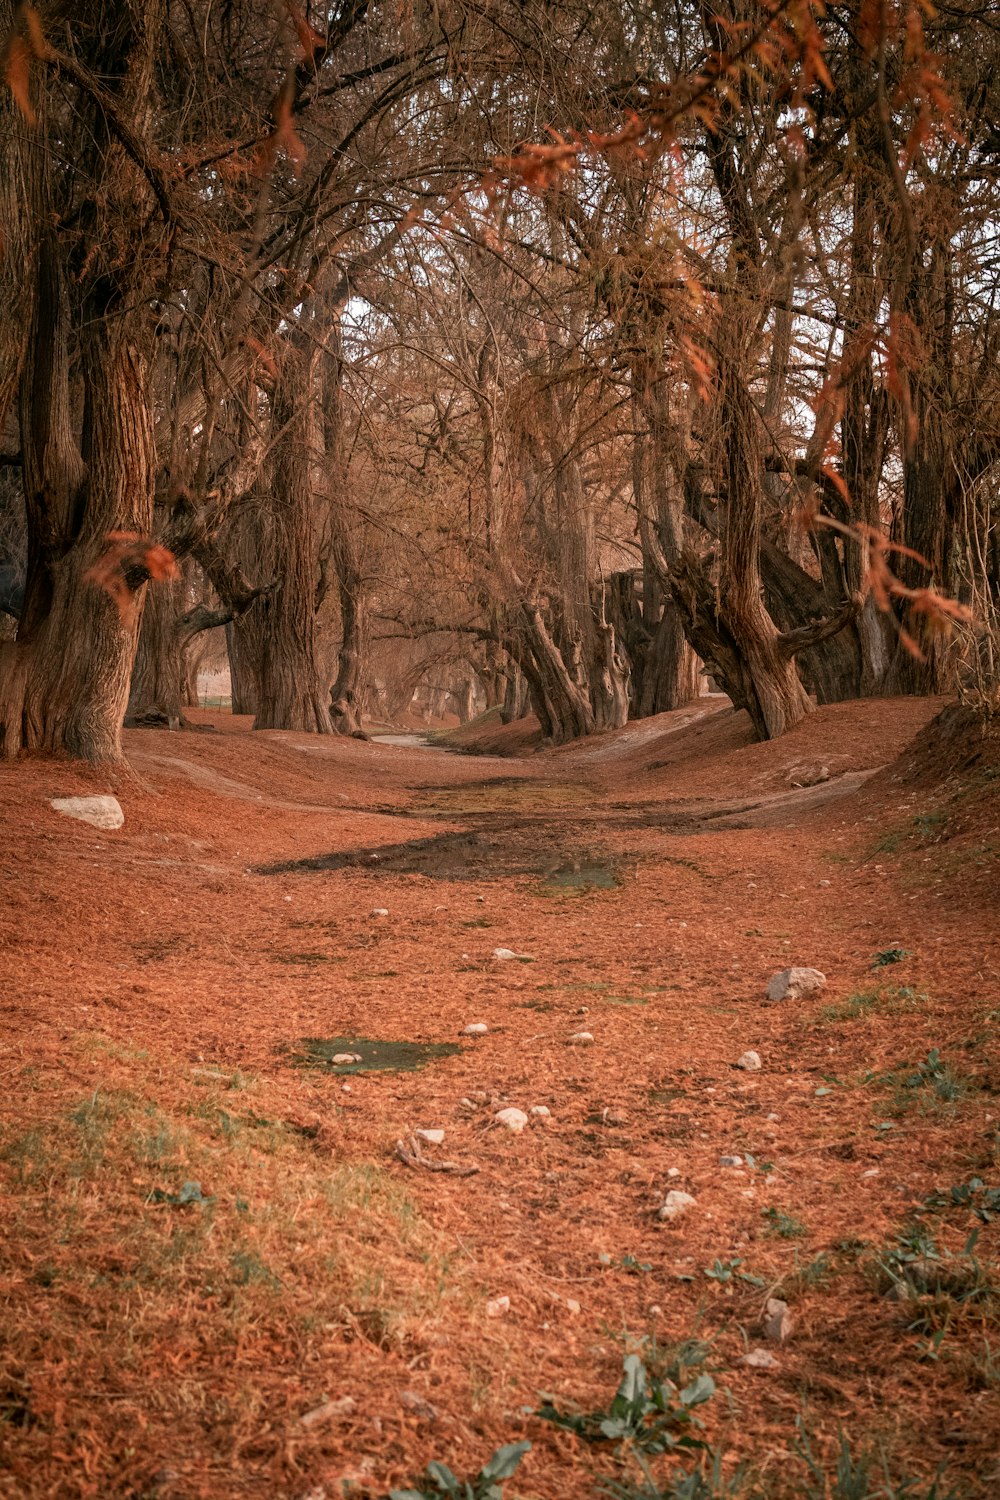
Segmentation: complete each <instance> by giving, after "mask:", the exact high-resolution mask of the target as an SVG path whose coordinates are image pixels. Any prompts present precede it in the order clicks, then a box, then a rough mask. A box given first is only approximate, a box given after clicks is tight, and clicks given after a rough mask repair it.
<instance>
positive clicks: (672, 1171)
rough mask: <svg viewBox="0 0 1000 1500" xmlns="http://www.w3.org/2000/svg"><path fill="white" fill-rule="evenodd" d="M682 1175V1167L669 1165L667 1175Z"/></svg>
mask: <svg viewBox="0 0 1000 1500" xmlns="http://www.w3.org/2000/svg"><path fill="white" fill-rule="evenodd" d="M680 1175H681V1169H680V1167H668V1168H667V1176H668V1177H679V1176H680Z"/></svg>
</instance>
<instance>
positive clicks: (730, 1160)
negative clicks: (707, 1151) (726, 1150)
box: [719, 1156, 743, 1167]
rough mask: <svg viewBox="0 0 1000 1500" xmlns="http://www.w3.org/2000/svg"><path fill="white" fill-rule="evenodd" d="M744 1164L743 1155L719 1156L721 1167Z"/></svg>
mask: <svg viewBox="0 0 1000 1500" xmlns="http://www.w3.org/2000/svg"><path fill="white" fill-rule="evenodd" d="M742 1165H743V1158H742V1156H720V1157H719V1166H720V1167H742Z"/></svg>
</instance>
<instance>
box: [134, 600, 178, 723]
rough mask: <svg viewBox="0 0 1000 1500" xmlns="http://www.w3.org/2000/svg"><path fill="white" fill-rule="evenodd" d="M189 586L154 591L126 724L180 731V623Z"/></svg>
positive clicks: (141, 635) (148, 603)
mask: <svg viewBox="0 0 1000 1500" xmlns="http://www.w3.org/2000/svg"><path fill="white" fill-rule="evenodd" d="M184 592H185V587H184V583H183V581H182V580H181V579H176V580H174V581H172V582H170V583H168V584H161V585H160V586H159V587H158V588H156V589H153V590H152V591H151V592H150V596H149V598H148V599H147V600H146V607H145V609H144V611H143V616H142V629H141V630H140V631H139V642H138V648H137V650H136V655H135V666H134V667H133V669H132V684H131V689H130V692H129V701H128V710H127V712H126V716H125V722H126V724H128V725H129V726H132V727H141V728H147V729H148V728H158V729H180V727H181V724H182V722H183V713H182V706H181V678H182V668H181V645H180V639H179V627H180V621H181V617H182V614H183V610H184Z"/></svg>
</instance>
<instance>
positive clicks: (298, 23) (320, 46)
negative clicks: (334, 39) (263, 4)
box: [284, 0, 327, 66]
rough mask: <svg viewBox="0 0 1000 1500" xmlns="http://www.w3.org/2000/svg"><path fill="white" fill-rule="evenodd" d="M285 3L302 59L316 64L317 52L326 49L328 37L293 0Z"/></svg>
mask: <svg viewBox="0 0 1000 1500" xmlns="http://www.w3.org/2000/svg"><path fill="white" fill-rule="evenodd" d="M284 5H285V10H286V12H287V13H288V18H289V20H290V21H291V23H292V25H293V26H294V27H295V34H296V36H297V37H298V42H299V55H300V60H301V61H302V62H304V63H309V64H310V65H312V66H315V64H316V57H317V54H318V53H320V52H323V51H325V50H326V46H327V39H326V37H325V36H324V35H323V34H322V32H319V31H317V30H316V28H315V26H312V25H311V24H310V23H309V22H308V21H307V20H306V18H305V16H304V15H303V14H302V11H301V10H300V9H299V7H298V6H297V5H295V4H294V3H293V0H284Z"/></svg>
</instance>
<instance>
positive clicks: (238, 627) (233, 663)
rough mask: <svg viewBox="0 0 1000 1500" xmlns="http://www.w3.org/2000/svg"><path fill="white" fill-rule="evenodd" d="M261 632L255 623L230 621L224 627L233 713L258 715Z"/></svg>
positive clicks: (240, 620)
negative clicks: (258, 665) (258, 671)
mask: <svg viewBox="0 0 1000 1500" xmlns="http://www.w3.org/2000/svg"><path fill="white" fill-rule="evenodd" d="M259 636H260V632H259V630H257V629H256V628H255V622H253V621H248V620H246V619H239V620H230V622H229V624H228V625H227V626H226V650H227V652H228V654H229V682H230V691H231V693H232V708H233V713H234V714H255V713H256V712H257V663H258V660H259V651H258V645H259Z"/></svg>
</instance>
